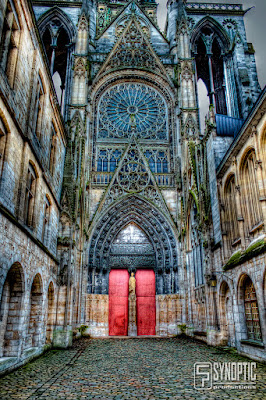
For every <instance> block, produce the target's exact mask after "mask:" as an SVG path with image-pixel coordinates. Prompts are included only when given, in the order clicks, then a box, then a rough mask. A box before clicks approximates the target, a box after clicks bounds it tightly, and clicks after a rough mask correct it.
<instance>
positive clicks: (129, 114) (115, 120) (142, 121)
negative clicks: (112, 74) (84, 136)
mask: <svg viewBox="0 0 266 400" xmlns="http://www.w3.org/2000/svg"><path fill="white" fill-rule="evenodd" d="M98 115H99V117H98V138H99V139H107V138H122V139H124V138H129V137H130V136H131V134H132V127H135V130H136V137H137V138H142V139H154V140H167V138H168V129H167V119H168V117H167V107H166V103H165V100H164V99H163V97H162V96H161V95H160V94H159V92H157V90H155V89H153V88H152V87H150V86H147V85H144V84H142V83H122V84H119V85H115V86H112V87H111V88H110V89H109V90H107V91H106V92H105V93H104V94H103V96H102V98H101V100H100V103H99V114H98Z"/></svg>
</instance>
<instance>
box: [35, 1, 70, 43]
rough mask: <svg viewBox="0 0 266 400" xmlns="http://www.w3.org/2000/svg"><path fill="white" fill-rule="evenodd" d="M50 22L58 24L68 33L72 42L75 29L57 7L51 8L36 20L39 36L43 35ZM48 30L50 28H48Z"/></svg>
mask: <svg viewBox="0 0 266 400" xmlns="http://www.w3.org/2000/svg"><path fill="white" fill-rule="evenodd" d="M51 21H54V22H56V21H57V23H60V24H61V26H62V27H63V28H64V29H65V30H66V32H67V33H68V36H69V39H70V41H71V42H72V41H73V40H74V39H75V35H76V29H75V27H74V24H73V22H72V21H71V19H70V18H69V17H68V16H67V14H66V13H64V11H62V10H61V9H60V8H58V7H56V6H55V7H52V8H50V9H49V10H48V11H47V12H46V13H44V14H43V15H42V16H41V17H40V18H39V19H38V26H39V30H40V33H41V35H43V34H44V32H45V30H46V28H47V27H48V26H49V23H50V22H51ZM49 29H50V28H49Z"/></svg>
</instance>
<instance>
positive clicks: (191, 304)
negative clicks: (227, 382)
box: [0, 0, 266, 372]
mask: <svg viewBox="0 0 266 400" xmlns="http://www.w3.org/2000/svg"><path fill="white" fill-rule="evenodd" d="M1 7H2V8H1V10H0V12H1V14H0V38H1V41H0V46H1V47H0V63H1V68H0V75H1V80H0V211H1V212H0V221H1V222H0V223H1V234H0V235H1V241H0V263H1V264H0V299H1V303H0V372H1V371H7V370H9V369H12V368H14V367H17V366H18V365H21V364H23V363H25V362H26V361H27V360H29V359H30V357H32V356H36V355H38V354H40V353H41V352H42V351H43V350H44V349H45V348H49V347H51V346H55V347H68V346H69V345H71V343H72V340H73V335H75V336H77V337H78V336H79V335H80V332H82V333H84V332H85V334H87V335H90V336H92V337H95V336H97V337H106V336H109V335H111V336H112V335H158V336H166V337H167V336H172V335H178V334H180V333H185V334H186V335H188V336H191V337H195V338H197V339H200V340H203V341H205V342H206V343H208V344H211V345H220V346H232V347H236V348H237V350H238V351H239V353H242V354H246V355H249V356H251V357H253V358H254V359H257V360H263V359H264V360H265V346H266V312H265V310H266V262H265V261H266V258H265V252H266V232H265V222H266V184H265V182H266V116H265V110H266V91H265V90H264V91H261V88H260V86H259V83H258V78H257V71H256V65H255V56H254V49H253V46H252V44H251V43H248V42H247V38H246V33H245V25H244V15H245V11H244V10H243V7H242V5H235V4H220V3H197V2H196V1H195V2H186V1H185V0H169V1H168V3H167V21H166V28H165V31H164V32H162V31H161V30H160V29H159V27H158V21H157V4H156V3H155V1H154V0H147V1H142V0H132V1H123V0H121V1H117V0H102V1H101V0H98V1H96V0H83V1H82V0H77V1H72V0H65V1H57V0H53V1H52V0H45V1H43V0H33V1H32V4H31V2H28V1H27V0H21V1H18V0H5V1H3V2H2V5H1ZM199 82H200V84H202V86H204V88H205V91H206V93H207V96H206V100H205V102H206V104H207V105H208V108H209V112H208V115H207V116H206V119H205V124H204V126H203V124H202V123H200V111H201V109H200V105H201V103H200V101H199V97H200V90H199ZM132 273H133V274H132ZM130 274H132V276H134V277H135V279H136V292H135V293H133V294H132V293H131V294H129V292H128V288H129V286H128V282H129V277H130ZM134 290H135V289H134Z"/></svg>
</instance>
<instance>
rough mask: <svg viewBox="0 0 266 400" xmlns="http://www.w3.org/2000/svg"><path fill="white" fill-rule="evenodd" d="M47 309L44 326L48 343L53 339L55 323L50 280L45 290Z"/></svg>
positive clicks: (53, 291) (53, 295)
mask: <svg viewBox="0 0 266 400" xmlns="http://www.w3.org/2000/svg"><path fill="white" fill-rule="evenodd" d="M47 297H48V311H47V326H46V343H48V344H50V343H52V340H53V328H54V323H55V314H56V305H55V289H54V284H53V282H52V281H51V282H50V284H49V286H48V291H47Z"/></svg>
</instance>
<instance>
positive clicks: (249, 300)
mask: <svg viewBox="0 0 266 400" xmlns="http://www.w3.org/2000/svg"><path fill="white" fill-rule="evenodd" d="M244 302H245V315H246V324H247V333H248V339H252V340H256V341H259V342H261V340H262V337H261V330H260V318H259V309H258V302H257V297H256V291H255V288H254V285H253V282H252V281H251V279H250V278H246V280H245V284H244Z"/></svg>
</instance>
